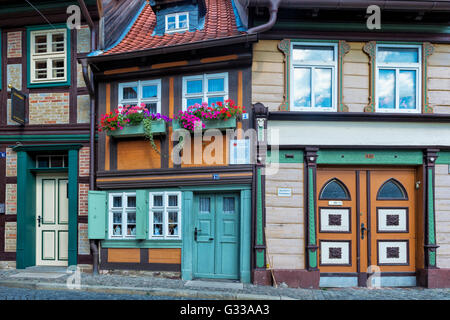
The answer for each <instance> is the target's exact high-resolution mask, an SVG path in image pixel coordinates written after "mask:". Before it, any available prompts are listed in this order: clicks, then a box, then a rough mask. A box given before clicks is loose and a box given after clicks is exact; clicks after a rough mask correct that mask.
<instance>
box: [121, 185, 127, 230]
mask: <svg viewBox="0 0 450 320" xmlns="http://www.w3.org/2000/svg"><path fill="white" fill-rule="evenodd" d="M125 199H126V197H125V193H122V238H125V237H126V230H127V224H128V217H127V209H126V206H125Z"/></svg>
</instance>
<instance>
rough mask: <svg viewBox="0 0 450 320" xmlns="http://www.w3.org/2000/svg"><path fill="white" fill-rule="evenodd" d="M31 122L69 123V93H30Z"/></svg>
mask: <svg viewBox="0 0 450 320" xmlns="http://www.w3.org/2000/svg"><path fill="white" fill-rule="evenodd" d="M29 99H30V103H29V110H30V114H29V117H30V124H64V123H69V93H68V92H63V93H32V94H30V98H29Z"/></svg>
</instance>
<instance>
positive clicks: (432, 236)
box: [428, 168, 436, 244]
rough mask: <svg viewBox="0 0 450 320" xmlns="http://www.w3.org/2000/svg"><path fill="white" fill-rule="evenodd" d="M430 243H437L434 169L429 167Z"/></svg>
mask: <svg viewBox="0 0 450 320" xmlns="http://www.w3.org/2000/svg"><path fill="white" fill-rule="evenodd" d="M428 243H429V244H435V243H436V239H435V234H434V186H433V169H432V168H429V169H428Z"/></svg>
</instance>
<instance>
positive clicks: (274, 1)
mask: <svg viewBox="0 0 450 320" xmlns="http://www.w3.org/2000/svg"><path fill="white" fill-rule="evenodd" d="M250 1H251V0H250ZM264 2H265V1H264ZM280 3H281V0H269V3H268V4H267V7H268V9H269V13H270V18H269V21H268V22H267V23H265V24H262V25H260V26H257V27H254V28H251V29H249V30H247V33H260V32H264V31H267V30H269V29H270V28H272V27H273V25H274V24H275V22H276V21H277V15H278V8H279V7H280Z"/></svg>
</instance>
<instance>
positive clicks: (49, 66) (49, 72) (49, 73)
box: [46, 57, 53, 80]
mask: <svg viewBox="0 0 450 320" xmlns="http://www.w3.org/2000/svg"><path fill="white" fill-rule="evenodd" d="M46 60H47V80H51V79H53V77H52V58H50V57H49V58H47V59H46Z"/></svg>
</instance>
